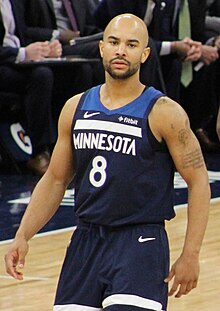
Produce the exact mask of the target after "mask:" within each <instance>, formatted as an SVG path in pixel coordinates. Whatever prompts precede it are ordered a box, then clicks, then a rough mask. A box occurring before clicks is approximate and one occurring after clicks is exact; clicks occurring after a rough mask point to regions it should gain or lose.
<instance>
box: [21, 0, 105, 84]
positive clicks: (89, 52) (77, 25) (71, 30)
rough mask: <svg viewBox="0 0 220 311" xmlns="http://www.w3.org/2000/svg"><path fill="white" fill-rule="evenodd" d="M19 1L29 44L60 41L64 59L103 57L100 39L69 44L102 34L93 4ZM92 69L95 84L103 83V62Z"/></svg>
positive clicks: (48, 0)
mask: <svg viewBox="0 0 220 311" xmlns="http://www.w3.org/2000/svg"><path fill="white" fill-rule="evenodd" d="M19 1H21V2H23V3H24V4H25V11H26V13H25V21H26V26H27V27H26V30H25V36H26V40H27V43H30V42H34V41H44V40H48V41H50V40H54V39H58V40H59V41H60V42H61V43H62V46H63V53H62V55H63V56H68V55H80V56H82V57H85V58H100V54H99V40H100V38H97V39H94V40H91V41H86V40H85V41H83V43H80V44H75V45H70V40H73V39H75V38H79V37H80V38H83V37H84V38H86V37H87V36H90V35H94V34H98V33H101V30H100V29H99V28H98V27H96V26H95V23H94V20H93V16H92V14H91V11H92V10H94V5H95V4H94V3H90V1H88V0H74V1H73V0H72V1H70V2H69V3H71V5H70V6H69V7H68V8H67V7H66V6H65V5H64V1H62V0H28V1H26V0H19ZM67 2H68V1H67ZM91 6H92V7H91ZM71 14H72V15H73V16H74V18H72V15H71ZM72 19H74V21H72ZM92 69H93V84H99V83H102V82H103V81H104V70H103V67H102V63H101V59H100V62H98V63H96V64H94V65H93V67H92Z"/></svg>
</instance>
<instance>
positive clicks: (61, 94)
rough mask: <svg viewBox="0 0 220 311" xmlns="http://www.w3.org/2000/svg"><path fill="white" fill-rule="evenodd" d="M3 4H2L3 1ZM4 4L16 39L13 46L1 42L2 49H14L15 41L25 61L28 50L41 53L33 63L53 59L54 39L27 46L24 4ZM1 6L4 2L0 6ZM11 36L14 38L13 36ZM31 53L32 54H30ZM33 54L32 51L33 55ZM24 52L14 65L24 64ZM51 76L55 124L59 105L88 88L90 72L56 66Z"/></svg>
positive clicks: (80, 66)
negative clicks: (6, 5) (12, 23)
mask: <svg viewBox="0 0 220 311" xmlns="http://www.w3.org/2000/svg"><path fill="white" fill-rule="evenodd" d="M4 1H5V0H4ZM6 2H10V5H11V11H10V12H9V13H8V14H7V16H8V17H9V16H10V15H12V18H13V20H14V31H15V33H13V36H11V37H12V38H15V37H17V38H16V40H15V42H13V40H8V41H7V42H5V44H4V45H5V46H11V45H14V46H16V44H17V42H18V41H19V47H20V46H26V50H27V51H28V53H27V55H26V56H27V59H30V58H29V50H31V53H32V54H33V53H36V51H37V52H39V51H40V53H43V54H42V55H40V57H38V56H39V55H37V56H36V57H35V55H34V59H33V60H36V59H37V60H42V59H44V60H45V58H47V57H52V58H54V57H55V58H57V57H60V56H61V54H62V45H61V43H60V42H59V40H57V39H54V40H52V41H48V40H46V41H43V42H42V41H37V42H32V43H30V42H28V41H27V40H26V35H25V32H26V29H27V27H26V24H25V14H26V7H25V2H24V1H16V0H10V1H9V0H7V1H6ZM3 3H4V2H3ZM3 25H4V24H3ZM14 34H15V35H14ZM33 50H34V51H33ZM35 50H36V51H35ZM22 51H24V48H21V49H20V50H19V59H18V60H17V61H22V60H24V56H23V54H24V53H23V54H22V53H21V52H22ZM51 68H52V73H53V76H54V79H53V80H54V87H53V97H52V102H53V105H52V113H53V117H54V119H55V123H57V119H58V117H59V113H60V110H61V109H62V106H63V104H64V103H65V101H66V100H67V99H69V98H70V97H71V96H73V95H74V94H76V93H81V92H83V91H84V90H85V89H87V88H88V87H91V84H92V75H91V68H90V65H89V64H75V65H74V67H72V66H67V65H65V64H64V65H62V64H58V65H57V66H55V65H54V66H52V67H51Z"/></svg>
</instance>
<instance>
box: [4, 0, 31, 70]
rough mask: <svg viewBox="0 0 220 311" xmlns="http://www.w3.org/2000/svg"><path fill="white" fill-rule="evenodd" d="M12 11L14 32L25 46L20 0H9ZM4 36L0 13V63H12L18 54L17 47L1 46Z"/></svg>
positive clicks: (22, 8)
mask: <svg viewBox="0 0 220 311" xmlns="http://www.w3.org/2000/svg"><path fill="white" fill-rule="evenodd" d="M10 2H11V6H12V11H13V14H14V19H15V25H16V30H15V34H16V35H17V36H18V38H19V39H20V42H21V46H25V37H24V29H25V24H24V6H23V3H22V2H21V1H17V0H10ZM4 36H5V28H4V24H3V21H2V16H1V14H0V64H5V63H14V62H15V60H16V57H17V54H18V50H19V49H18V48H14V47H3V39H4Z"/></svg>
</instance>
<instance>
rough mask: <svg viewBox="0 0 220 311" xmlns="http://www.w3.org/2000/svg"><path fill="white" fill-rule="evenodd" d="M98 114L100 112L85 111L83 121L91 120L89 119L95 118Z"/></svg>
mask: <svg viewBox="0 0 220 311" xmlns="http://www.w3.org/2000/svg"><path fill="white" fill-rule="evenodd" d="M98 114H100V112H92V113H89V112H88V111H86V112H85V113H84V116H83V117H84V119H88V118H91V117H93V116H96V115H98Z"/></svg>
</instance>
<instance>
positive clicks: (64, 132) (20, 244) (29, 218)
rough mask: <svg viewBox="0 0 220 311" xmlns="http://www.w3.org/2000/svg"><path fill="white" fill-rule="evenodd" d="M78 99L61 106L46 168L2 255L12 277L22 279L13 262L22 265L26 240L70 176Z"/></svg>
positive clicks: (53, 208)
mask: <svg viewBox="0 0 220 311" xmlns="http://www.w3.org/2000/svg"><path fill="white" fill-rule="evenodd" d="M78 99H79V96H76V97H74V98H72V99H70V100H69V101H68V102H67V103H66V105H65V107H64V108H63V111H62V113H61V116H60V120H59V126H58V132H59V135H58V140H57V143H56V146H55V148H54V152H53V155H52V158H51V162H50V165H49V168H48V170H47V172H46V173H45V175H44V176H43V177H42V178H41V180H40V181H39V182H38V184H37V185H36V187H35V189H34V191H33V194H32V198H31V200H30V203H29V205H28V207H27V209H26V211H25V214H24V216H23V218H22V221H21V224H20V226H19V229H18V231H17V233H16V236H15V239H14V241H13V243H12V245H11V247H10V249H9V251H8V253H7V254H6V256H5V262H6V270H7V272H8V273H9V274H10V275H12V276H13V277H14V278H16V279H22V274H21V273H20V272H18V271H17V270H16V266H17V265H18V266H20V267H23V265H24V260H25V256H26V254H27V251H28V244H27V242H28V241H29V240H30V239H31V238H32V237H33V236H34V235H35V234H36V233H37V232H38V231H39V230H40V229H41V228H42V227H43V226H44V225H45V224H46V223H47V222H48V221H49V220H50V219H51V217H52V216H53V215H54V213H55V212H56V211H57V209H58V207H59V205H60V202H61V200H62V198H63V195H64V193H65V190H66V188H67V186H68V185H69V183H70V181H71V180H72V178H73V174H74V168H73V148H72V143H71V136H72V135H71V124H72V117H73V114H74V112H75V107H76V105H77V103H78Z"/></svg>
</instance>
